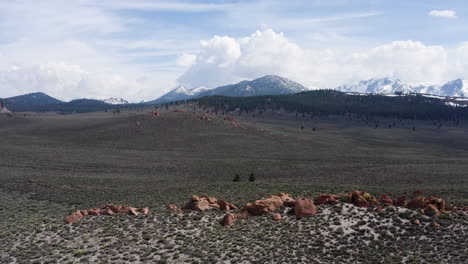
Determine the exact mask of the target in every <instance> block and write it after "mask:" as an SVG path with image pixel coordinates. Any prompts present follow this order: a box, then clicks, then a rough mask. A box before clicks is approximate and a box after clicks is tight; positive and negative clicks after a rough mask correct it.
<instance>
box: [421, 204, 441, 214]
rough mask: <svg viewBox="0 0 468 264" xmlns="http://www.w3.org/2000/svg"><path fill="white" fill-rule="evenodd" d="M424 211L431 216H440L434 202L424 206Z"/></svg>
mask: <svg viewBox="0 0 468 264" xmlns="http://www.w3.org/2000/svg"><path fill="white" fill-rule="evenodd" d="M424 213H425V214H426V215H428V216H432V217H439V216H440V211H439V209H438V208H437V206H436V205H434V204H428V205H427V206H426V208H424Z"/></svg>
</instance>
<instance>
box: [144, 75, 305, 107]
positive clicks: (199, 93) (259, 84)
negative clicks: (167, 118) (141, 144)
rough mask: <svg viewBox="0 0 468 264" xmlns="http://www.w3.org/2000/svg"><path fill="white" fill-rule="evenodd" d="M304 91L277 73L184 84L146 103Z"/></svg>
mask: <svg viewBox="0 0 468 264" xmlns="http://www.w3.org/2000/svg"><path fill="white" fill-rule="evenodd" d="M304 91H308V89H307V88H306V87H304V86H302V85H301V84H299V83H297V82H294V81H291V80H288V79H286V78H283V77H280V76H277V75H267V76H264V77H261V78H258V79H255V80H253V81H242V82H239V83H236V84H230V85H225V86H220V87H217V88H214V89H209V88H206V87H197V88H194V89H187V88H185V87H184V86H179V87H177V88H175V89H174V90H172V91H170V92H168V93H167V94H165V95H163V96H161V97H159V98H158V99H156V100H154V101H150V102H147V103H163V102H169V101H179V100H186V99H191V98H198V97H203V96H210V95H223V96H235V97H244V96H256V95H280V94H292V93H299V92H304Z"/></svg>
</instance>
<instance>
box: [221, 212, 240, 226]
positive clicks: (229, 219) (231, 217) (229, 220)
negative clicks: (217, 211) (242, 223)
mask: <svg viewBox="0 0 468 264" xmlns="http://www.w3.org/2000/svg"><path fill="white" fill-rule="evenodd" d="M236 219H237V217H236V215H235V214H227V215H225V216H224V218H223V220H222V221H221V225H223V226H232V225H233V224H234V222H235V221H236Z"/></svg>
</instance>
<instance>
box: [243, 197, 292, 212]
mask: <svg viewBox="0 0 468 264" xmlns="http://www.w3.org/2000/svg"><path fill="white" fill-rule="evenodd" d="M283 204H284V202H283V200H282V199H281V198H280V197H279V196H278V195H270V196H268V197H267V198H265V199H262V200H256V201H254V202H252V203H247V204H246V205H245V206H244V207H243V208H242V209H243V210H245V211H247V212H248V213H249V214H251V215H254V216H259V215H264V214H268V213H271V212H273V211H275V210H276V209H278V208H280V207H281V206H283Z"/></svg>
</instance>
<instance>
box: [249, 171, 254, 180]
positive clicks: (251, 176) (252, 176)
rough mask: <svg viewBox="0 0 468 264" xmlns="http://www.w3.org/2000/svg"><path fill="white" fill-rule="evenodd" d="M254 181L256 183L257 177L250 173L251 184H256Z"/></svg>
mask: <svg viewBox="0 0 468 264" xmlns="http://www.w3.org/2000/svg"><path fill="white" fill-rule="evenodd" d="M254 181H255V175H254V174H253V173H250V177H249V182H254Z"/></svg>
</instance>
